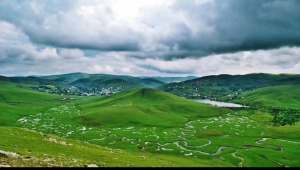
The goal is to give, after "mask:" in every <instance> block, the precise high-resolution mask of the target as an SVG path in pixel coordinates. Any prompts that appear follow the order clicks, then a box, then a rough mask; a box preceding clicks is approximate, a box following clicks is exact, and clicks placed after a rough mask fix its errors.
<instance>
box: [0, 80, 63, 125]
mask: <svg viewBox="0 0 300 170" xmlns="http://www.w3.org/2000/svg"><path fill="white" fill-rule="evenodd" d="M61 98H62V97H61V96H59V95H54V94H48V93H42V92H37V91H33V90H29V89H27V88H22V87H19V86H18V85H17V84H15V83H7V82H1V83H0V108H1V111H0V125H12V124H13V123H15V122H16V120H18V119H19V118H21V117H22V116H24V115H29V114H33V113H38V112H39V111H40V110H42V109H43V108H45V107H46V108H47V107H50V106H53V105H58V104H59V103H61V102H65V101H62V100H61Z"/></svg>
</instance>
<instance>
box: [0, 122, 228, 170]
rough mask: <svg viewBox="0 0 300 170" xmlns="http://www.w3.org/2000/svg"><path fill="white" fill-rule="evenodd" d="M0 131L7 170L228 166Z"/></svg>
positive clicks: (19, 131)
mask: <svg viewBox="0 0 300 170" xmlns="http://www.w3.org/2000/svg"><path fill="white" fill-rule="evenodd" d="M0 131H1V133H0V139H1V142H0V165H6V166H7V165H8V166H10V167H86V166H88V165H92V164H94V165H96V166H98V167H142V166H146V167H151V166H154V167H160V166H162V167H164V166H166V167H171V166H198V167H201V166H230V164H227V163H218V162H216V161H210V160H200V159H196V158H192V159H191V158H184V157H178V156H172V155H161V154H151V153H147V152H130V151H124V150H120V149H111V148H107V147H101V146H98V145H93V144H88V143H84V142H80V141H77V140H71V139H65V138H62V137H58V136H54V135H46V134H43V133H39V132H36V131H31V130H27V129H20V128H13V127H1V126H0ZM8 152H10V153H8ZM6 153H7V154H6ZM10 156H15V157H10Z"/></svg>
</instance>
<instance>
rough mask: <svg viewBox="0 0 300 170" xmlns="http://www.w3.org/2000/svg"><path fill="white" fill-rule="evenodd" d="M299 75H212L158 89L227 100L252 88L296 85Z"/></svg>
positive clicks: (192, 96) (184, 95)
mask: <svg viewBox="0 0 300 170" xmlns="http://www.w3.org/2000/svg"><path fill="white" fill-rule="evenodd" d="M299 83H300V75H293V74H292V75H290V74H266V73H255V74H246V75H225V74H223V75H212V76H205V77H200V78H196V79H193V80H187V81H183V82H179V83H170V84H167V85H163V86H161V87H159V88H158V89H161V90H164V91H166V92H169V93H172V94H175V95H178V96H183V97H186V98H198V99H199V98H201V99H205V98H206V99H213V100H223V101H226V100H227V101H228V100H232V99H234V98H235V96H236V95H237V94H241V93H243V92H246V91H250V90H253V89H257V88H261V87H267V86H275V85H297V84H299Z"/></svg>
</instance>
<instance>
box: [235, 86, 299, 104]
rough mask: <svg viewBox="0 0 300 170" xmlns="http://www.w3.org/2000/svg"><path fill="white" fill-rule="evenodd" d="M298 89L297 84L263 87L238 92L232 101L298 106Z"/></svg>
mask: <svg viewBox="0 0 300 170" xmlns="http://www.w3.org/2000/svg"><path fill="white" fill-rule="evenodd" d="M299 89H300V86H299V85H286V86H274V87H264V88H259V89H256V90H253V91H249V92H245V93H243V94H240V95H238V96H237V99H235V100H233V102H238V103H244V104H245V103H247V104H249V105H254V106H255V105H259V106H276V107H288V108H300V90H299Z"/></svg>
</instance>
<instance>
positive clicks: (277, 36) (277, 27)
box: [160, 0, 300, 56]
mask: <svg viewBox="0 0 300 170" xmlns="http://www.w3.org/2000/svg"><path fill="white" fill-rule="evenodd" d="M173 9H174V10H180V11H182V12H184V13H185V14H186V16H188V17H189V18H191V20H192V21H195V22H197V21H199V20H202V21H205V23H206V24H207V25H208V26H211V27H212V30H211V32H199V33H193V36H192V37H190V38H188V39H187V40H186V39H182V38H181V37H180V36H179V38H177V37H178V36H177V35H180V34H176V33H174V34H170V35H169V37H173V39H171V38H170V41H168V40H165V41H160V42H161V43H163V44H165V45H167V46H169V47H170V48H171V47H172V46H173V45H174V43H176V44H178V47H179V49H180V50H188V51H195V52H197V51H201V52H202V54H201V53H199V56H203V55H206V54H221V53H233V52H238V51H245V50H259V49H274V48H279V47H282V46H299V45H300V32H299V31H298V30H300V22H299V21H300V10H299V9H300V1H298V0H289V1H284V0H260V1H253V0H243V1H241V0H227V1H224V0H215V1H213V2H211V3H206V4H201V5H196V4H193V2H192V1H184V2H183V1H180V0H177V1H176V3H175V4H174V5H173ZM211 11H213V12H211ZM206 12H208V13H206ZM176 29H181V30H182V31H184V30H188V29H187V28H180V27H178V26H177V27H176ZM179 32H180V31H179Z"/></svg>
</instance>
